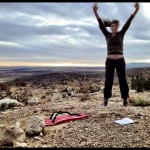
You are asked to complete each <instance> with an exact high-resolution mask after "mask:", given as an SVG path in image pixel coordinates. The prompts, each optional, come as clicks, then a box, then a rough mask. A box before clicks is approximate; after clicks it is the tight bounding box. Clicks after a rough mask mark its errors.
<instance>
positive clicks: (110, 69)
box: [104, 58, 129, 99]
mask: <svg viewBox="0 0 150 150" xmlns="http://www.w3.org/2000/svg"><path fill="white" fill-rule="evenodd" d="M115 69H116V71H117V76H118V79H119V87H120V92H121V98H127V97H129V94H128V93H129V87H128V84H127V80H126V64H125V60H124V58H120V59H117V60H114V59H109V58H107V59H106V62H105V87H104V98H106V99H108V98H110V97H111V96H112V85H113V80H114V71H115Z"/></svg>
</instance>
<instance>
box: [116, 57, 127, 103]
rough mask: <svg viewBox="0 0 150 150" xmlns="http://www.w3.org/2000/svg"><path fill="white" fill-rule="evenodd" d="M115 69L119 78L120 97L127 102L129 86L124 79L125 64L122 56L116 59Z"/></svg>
mask: <svg viewBox="0 0 150 150" xmlns="http://www.w3.org/2000/svg"><path fill="white" fill-rule="evenodd" d="M116 70H117V75H118V78H119V86H120V92H121V98H123V100H124V102H125V103H127V98H128V97H129V87H128V83H127V80H126V64H125V60H124V58H121V59H119V60H116ZM125 105H127V104H125Z"/></svg>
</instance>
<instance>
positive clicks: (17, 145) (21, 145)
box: [13, 142, 28, 147]
mask: <svg viewBox="0 0 150 150" xmlns="http://www.w3.org/2000/svg"><path fill="white" fill-rule="evenodd" d="M13 147H28V146H27V143H19V142H14V144H13Z"/></svg>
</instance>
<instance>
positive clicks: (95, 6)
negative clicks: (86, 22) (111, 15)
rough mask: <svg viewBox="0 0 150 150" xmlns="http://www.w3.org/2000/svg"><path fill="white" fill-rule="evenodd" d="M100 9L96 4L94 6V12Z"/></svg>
mask: <svg viewBox="0 0 150 150" xmlns="http://www.w3.org/2000/svg"><path fill="white" fill-rule="evenodd" d="M98 8H99V7H98V5H97V3H95V4H94V6H93V11H94V12H96V11H97V10H98Z"/></svg>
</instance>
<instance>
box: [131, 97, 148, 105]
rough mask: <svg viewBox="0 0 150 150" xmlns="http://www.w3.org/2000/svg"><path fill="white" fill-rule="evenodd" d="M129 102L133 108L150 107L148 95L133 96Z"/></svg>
mask: <svg viewBox="0 0 150 150" xmlns="http://www.w3.org/2000/svg"><path fill="white" fill-rule="evenodd" d="M129 101H130V103H131V105H133V106H150V99H149V98H148V96H146V95H141V96H140V95H137V96H131V97H130V99H129Z"/></svg>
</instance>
